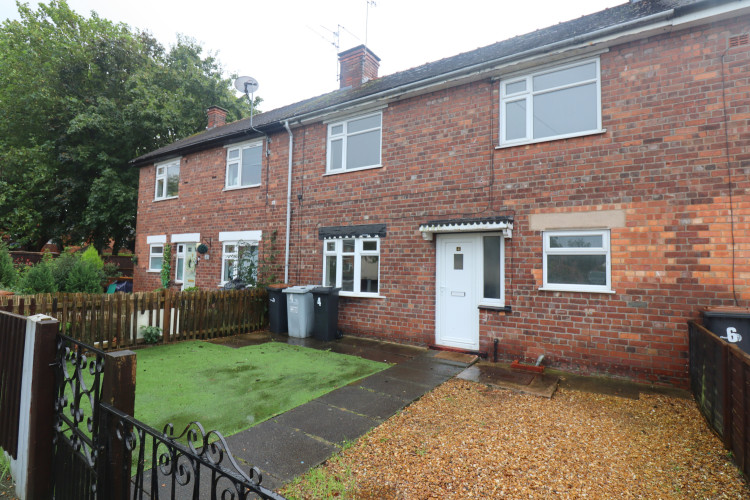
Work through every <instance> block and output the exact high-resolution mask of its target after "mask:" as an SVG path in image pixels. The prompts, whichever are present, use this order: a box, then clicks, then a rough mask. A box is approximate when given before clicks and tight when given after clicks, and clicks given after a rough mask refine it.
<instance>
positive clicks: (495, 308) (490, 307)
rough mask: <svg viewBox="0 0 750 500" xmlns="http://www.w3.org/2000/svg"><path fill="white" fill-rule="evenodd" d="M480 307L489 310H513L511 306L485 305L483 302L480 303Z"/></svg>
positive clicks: (508, 311)
mask: <svg viewBox="0 0 750 500" xmlns="http://www.w3.org/2000/svg"><path fill="white" fill-rule="evenodd" d="M478 308H479V309H480V310H481V309H485V310H487V311H499V312H506V313H510V312H513V310H512V309H511V308H510V306H502V307H501V306H484V305H482V304H479V306H478Z"/></svg>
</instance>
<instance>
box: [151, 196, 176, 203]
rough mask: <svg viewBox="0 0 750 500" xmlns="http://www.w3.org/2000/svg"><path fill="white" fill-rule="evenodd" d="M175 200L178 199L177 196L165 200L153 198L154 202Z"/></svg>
mask: <svg viewBox="0 0 750 500" xmlns="http://www.w3.org/2000/svg"><path fill="white" fill-rule="evenodd" d="M177 198H179V196H167V197H166V198H154V202H157V201H168V200H176V199H177Z"/></svg>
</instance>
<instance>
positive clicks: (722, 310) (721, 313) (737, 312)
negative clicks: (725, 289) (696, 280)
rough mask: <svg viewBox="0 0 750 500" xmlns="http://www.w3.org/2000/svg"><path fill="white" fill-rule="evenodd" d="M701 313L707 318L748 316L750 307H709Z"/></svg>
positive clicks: (749, 315)
mask: <svg viewBox="0 0 750 500" xmlns="http://www.w3.org/2000/svg"><path fill="white" fill-rule="evenodd" d="M701 313H702V314H703V316H707V317H709V318H750V309H748V308H747V307H736V306H726V307H711V308H708V309H704V310H702V311H701Z"/></svg>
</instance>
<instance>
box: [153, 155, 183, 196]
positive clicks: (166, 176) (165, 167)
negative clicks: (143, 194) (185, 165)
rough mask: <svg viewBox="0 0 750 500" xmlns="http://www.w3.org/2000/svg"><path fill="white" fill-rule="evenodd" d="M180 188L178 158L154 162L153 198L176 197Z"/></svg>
mask: <svg viewBox="0 0 750 500" xmlns="http://www.w3.org/2000/svg"><path fill="white" fill-rule="evenodd" d="M179 189H180V159H179V158H175V159H172V160H169V161H165V162H162V163H157V164H156V187H155V192H154V200H167V199H169V198H177V193H178V192H179Z"/></svg>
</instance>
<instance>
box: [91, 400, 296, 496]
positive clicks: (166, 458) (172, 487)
mask: <svg viewBox="0 0 750 500" xmlns="http://www.w3.org/2000/svg"><path fill="white" fill-rule="evenodd" d="M101 416H102V427H103V428H107V429H114V432H113V433H110V440H109V441H108V444H109V450H108V453H114V454H117V455H120V456H123V457H133V458H132V459H131V460H124V461H123V467H124V468H125V469H126V470H124V471H123V472H124V473H126V474H128V476H126V477H129V475H130V474H132V481H131V482H130V484H129V485H128V484H126V483H123V484H122V485H120V488H121V491H120V492H119V494H118V495H117V496H118V497H119V498H128V497H130V498H133V499H137V500H141V499H143V498H153V499H159V498H170V499H173V498H177V497H178V496H179V497H180V498H193V499H203V498H211V499H212V500H213V499H222V500H224V499H227V500H229V499H233V500H234V499H237V500H245V499H250V498H262V499H272V500H284V497H282V496H281V495H278V494H276V493H274V492H273V491H271V490H269V489H267V488H265V487H264V486H261V481H262V480H263V477H262V475H261V473H260V471H259V470H258V469H257V468H255V467H251V468H249V470H248V471H247V472H244V471H243V470H242V468H241V467H240V466H239V465H238V463H237V462H236V460H235V458H234V456H232V453H231V451H230V450H229V448H228V446H227V442H226V440H225V439H224V436H222V435H221V433H219V432H218V431H209V432H206V431H205V429H204V428H203V426H202V425H201V424H200V423H198V422H191V423H190V424H189V425H188V426H187V427H185V429H184V430H183V431H182V433H181V434H180V435H179V436H176V437H175V436H174V429H173V426H172V424H167V425H166V426H165V427H164V432H158V431H157V430H155V429H153V428H152V427H149V426H148V425H146V424H144V423H142V422H140V421H138V420H136V419H135V418H133V417H131V416H130V415H127V414H125V413H123V412H121V411H119V410H118V409H116V408H114V407H112V406H111V405H108V404H106V403H102V404H101ZM182 439H184V440H185V441H186V444H182V443H181V442H180V440H182ZM131 464H132V467H133V468H134V470H133V469H131ZM133 472H134V474H133ZM129 489H130V490H132V494H129V492H128V490H129Z"/></svg>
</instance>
